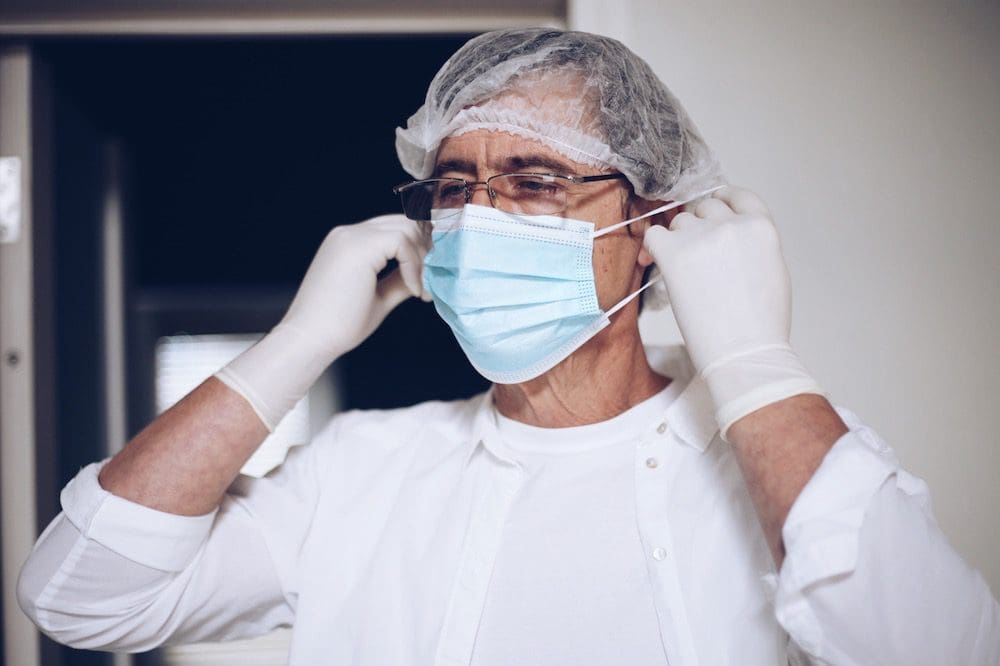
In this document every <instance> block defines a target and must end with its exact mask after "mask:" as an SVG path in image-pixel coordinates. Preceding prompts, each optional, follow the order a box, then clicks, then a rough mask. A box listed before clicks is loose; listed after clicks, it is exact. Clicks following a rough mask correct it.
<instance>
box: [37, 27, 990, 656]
mask: <svg viewBox="0 0 1000 666" xmlns="http://www.w3.org/2000/svg"><path fill="white" fill-rule="evenodd" d="M397 147H398V151H399V155H400V159H401V161H402V163H403V166H404V168H406V169H407V170H408V171H409V172H410V173H411V174H412V175H413V176H414V177H415V178H417V179H419V180H417V181H414V182H412V183H407V184H405V185H402V186H400V187H398V188H397V191H398V192H399V194H400V196H401V198H402V202H403V208H404V211H405V213H406V216H405V217H404V216H398V215H393V216H384V217H380V218H375V219H372V220H369V221H366V222H362V223H360V224H355V225H347V226H340V227H337V228H336V229H334V230H333V231H332V232H331V233H330V234H329V236H328V237H327V238H326V240H325V241H324V242H323V244H322V246H321V247H320V249H319V251H318V253H317V254H316V257H315V259H314V260H313V263H312V265H311V266H310V268H309V270H308V272H307V274H306V277H305V279H304V281H303V283H302V285H301V287H300V289H299V291H298V294H297V295H296V297H295V300H294V301H293V303H292V305H291V307H290V309H289V311H288V313H287V314H286V316H285V317H284V319H283V320H282V321H281V322H280V323H279V324H278V326H277V327H276V328H275V329H274V330H273V331H272V332H271V333H270V334H268V335H267V336H266V337H265V338H264V339H263V340H262V341H261V342H260V343H258V344H257V345H256V346H254V347H253V348H251V349H250V350H248V351H247V352H246V353H244V354H243V355H242V356H241V357H239V358H237V359H236V360H235V361H234V362H233V363H231V364H230V365H229V366H227V367H226V368H224V369H222V370H221V371H220V372H219V373H218V375H217V376H216V377H214V378H212V379H210V380H208V381H206V382H205V383H204V384H202V385H201V386H200V387H199V388H197V389H196V390H195V391H193V392H192V393H191V394H190V395H189V396H187V397H186V398H185V399H184V400H182V401H181V402H180V403H178V405H177V406H175V407H174V408H173V409H171V410H169V411H168V412H166V413H165V414H163V415H162V416H161V417H160V418H158V419H157V420H156V421H154V422H153V423H152V424H151V425H150V426H149V427H147V428H146V429H145V430H144V431H143V432H141V433H140V434H139V435H138V436H137V437H136V438H135V439H134V440H133V441H132V442H130V443H129V445H128V446H127V447H126V448H125V449H124V450H123V451H122V452H121V453H120V454H118V455H117V456H115V457H114V458H113V459H112V460H111V461H109V462H106V463H96V464H94V465H91V466H89V467H87V468H85V469H84V470H82V471H81V472H80V473H79V474H78V475H77V477H76V478H75V479H74V480H73V481H71V482H70V484H69V485H68V486H67V487H66V489H65V490H64V491H63V494H62V506H63V513H61V514H60V515H59V516H58V517H57V518H56V519H55V521H54V522H53V523H52V525H51V526H50V527H49V528H48V529H47V530H46V531H45V533H44V534H43V535H42V536H41V538H40V539H39V542H38V545H37V546H36V549H35V551H34V552H33V554H32V556H31V558H30V559H29V561H28V562H27V564H26V565H25V568H24V571H23V573H22V577H21V581H20V586H19V591H20V600H21V604H22V607H23V608H24V609H25V611H26V612H27V613H28V614H29V615H30V616H31V617H32V618H33V619H34V620H35V622H36V623H38V625H39V626H40V627H41V628H42V629H43V630H44V631H45V632H47V633H48V634H50V635H51V636H53V637H54V638H55V639H56V640H60V641H64V642H66V643H69V644H71V645H76V646H79V647H84V648H92V649H93V648H96V649H114V650H146V649H149V648H152V647H154V646H156V645H160V644H164V643H176V642H190V641H203V640H226V639H232V638H237V637H242V636H251V635H255V634H259V633H263V632H266V631H268V630H270V629H272V628H275V627H279V626H289V625H290V626H293V627H294V632H293V638H292V647H291V655H290V661H291V663H293V664H310V665H311V664H431V663H433V664H477V665H487V664H644V665H645V664H675V665H676V664H754V665H756V664H786V663H789V662H791V663H812V662H815V663H825V664H904V663H905V664H987V663H989V664H996V663H998V660H1000V628H998V627H1000V624H998V623H1000V615H998V607H997V604H996V602H995V601H994V600H993V598H992V596H991V594H990V592H989V590H988V588H987V586H986V585H985V583H984V582H983V580H982V578H981V577H980V576H979V575H978V574H977V573H976V572H975V571H973V570H971V569H970V568H969V567H968V566H967V565H966V564H965V563H964V562H963V561H962V559H961V558H960V557H959V556H958V555H957V554H956V553H955V552H954V551H953V550H952V549H951V547H950V546H949V545H948V543H947V542H946V540H945V538H944V537H943V536H942V534H941V532H940V531H939V530H938V528H937V526H936V524H935V522H934V520H933V518H932V516H931V513H930V508H929V504H928V497H927V490H926V487H925V486H924V484H923V483H922V482H921V481H920V480H919V479H916V478H914V477H913V476H911V475H909V474H907V473H906V472H905V471H904V470H902V469H901V468H900V466H899V464H898V463H897V461H896V460H895V458H894V456H893V454H892V452H891V450H890V449H889V447H888V446H887V445H885V444H884V443H883V442H882V441H881V440H880V439H879V438H878V436H877V435H876V434H875V433H873V432H872V431H871V430H869V429H868V428H866V427H865V426H864V425H862V424H861V423H860V422H859V421H858V419H857V418H856V417H855V416H853V415H852V414H851V413H850V412H848V411H846V410H843V409H839V408H834V407H832V406H831V405H830V403H829V402H828V401H827V400H826V398H825V397H824V396H823V393H822V391H821V389H820V388H819V387H818V385H817V383H816V382H815V381H814V380H813V379H812V378H811V377H810V375H809V374H808V372H807V371H806V370H805V368H804V367H803V366H802V364H801V363H800V362H799V360H798V359H797V357H796V355H795V353H794V352H793V350H792V349H791V347H790V346H789V344H788V334H789V303H790V291H789V283H788V276H787V272H786V269H785V266H784V262H783V259H782V256H781V252H780V247H779V243H778V238H777V235H776V233H775V229H774V227H773V225H772V223H771V221H770V219H769V214H768V211H767V208H766V207H765V206H764V204H763V203H762V202H761V201H760V200H759V199H758V198H757V197H756V196H754V195H753V194H751V193H749V192H746V191H743V190H739V189H735V188H731V187H722V188H721V189H720V186H721V185H723V184H724V183H723V180H722V178H721V175H720V172H719V169H718V165H717V163H716V161H715V160H714V158H713V157H712V155H711V152H710V151H709V149H708V148H707V146H706V145H705V143H704V142H703V141H702V139H701V138H700V136H699V135H698V133H697V131H696V129H695V128H694V126H693V125H692V123H691V122H690V120H689V119H688V118H687V116H686V115H685V113H684V112H683V110H682V109H681V107H680V105H679V104H678V102H677V101H676V100H675V99H674V98H673V97H672V96H671V94H670V93H669V92H668V91H667V89H666V88H665V87H664V86H663V84H662V83H661V82H660V81H659V80H658V79H657V78H656V76H654V75H653V74H652V72H651V71H650V70H649V68H648V67H647V66H646V64H645V63H643V62H642V61H641V60H640V59H638V58H637V57H636V56H635V55H634V54H632V53H631V52H630V51H628V49H626V48H625V47H624V46H622V45H621V44H620V43H618V42H615V41H613V40H610V39H606V38H602V37H597V36H594V35H588V34H582V33H573V32H562V31H558V30H549V29H533V30H511V31H501V32H497V33H490V34H487V35H483V36H480V37H478V38H476V39H473V40H472V41H470V42H469V43H468V44H466V45H465V46H464V47H463V48H462V49H461V50H460V51H459V52H458V53H456V54H455V55H454V56H453V57H452V58H451V59H450V60H449V61H448V62H447V63H445V65H444V67H443V68H442V69H441V71H440V72H439V73H438V75H437V76H436V77H435V79H434V81H433V82H432V84H431V87H430V90H429V92H428V94H427V99H426V103H425V105H424V106H423V107H422V108H421V109H420V110H419V111H418V112H417V113H416V114H415V115H413V116H412V117H411V118H410V120H409V123H408V126H407V128H406V129H401V130H399V132H398V141H397ZM709 194H710V196H709ZM393 259H395V260H396V261H397V262H398V268H397V269H396V270H395V271H394V272H393V273H391V274H389V275H388V276H386V277H384V278H382V279H381V280H380V279H379V278H378V276H379V274H380V272H381V271H382V270H383V269H384V268H385V267H386V266H387V264H388V263H389V262H390V260H393ZM654 264H655V267H656V269H655V270H654V268H653V267H654ZM647 287H652V289H651V291H649V292H646V294H651V293H654V292H655V291H657V290H659V291H660V292H661V293H660V296H663V295H664V293H665V295H666V296H668V297H669V299H670V300H671V302H672V304H673V309H674V314H675V316H676V318H677V321H678V323H679V325H680V328H681V332H682V333H683V336H684V340H685V342H686V347H685V348H677V349H668V350H655V349H644V347H643V344H642V341H641V340H640V337H639V332H638V325H637V320H638V314H639V300H640V299H638V298H636V296H637V295H638V294H639V293H640V292H642V291H643V290H644V289H646V288H647ZM409 297H420V298H423V299H424V300H427V301H433V302H434V305H435V307H436V309H437V311H438V313H439V314H440V315H441V316H442V317H443V318H444V319H445V321H447V323H448V324H449V325H450V326H451V328H452V329H453V331H454V333H455V335H456V337H457V339H458V342H459V343H460V344H461V346H462V348H463V349H464V350H465V352H466V354H467V355H468V357H469V360H470V362H471V363H472V364H473V365H474V366H475V367H476V369H477V370H479V371H480V372H481V373H482V374H483V375H484V376H486V377H487V378H489V379H491V380H492V381H493V382H494V385H493V387H492V389H491V390H490V391H488V392H487V393H485V394H484V395H479V396H475V397H473V398H471V399H469V400H464V401H458V402H451V403H442V402H430V403H425V404H421V405H417V406H414V407H411V408H407V409H401V410H393V411H376V412H351V413H346V414H342V415H339V416H337V417H335V418H334V419H333V420H332V421H331V422H330V424H329V425H328V427H327V428H325V429H324V430H323V432H322V433H321V434H320V435H319V436H318V437H317V438H316V440H315V441H314V442H313V443H312V444H311V445H310V446H307V447H302V448H301V449H298V450H294V451H293V452H292V453H291V454H290V455H289V457H288V460H287V461H286V462H285V463H284V464H283V465H282V466H281V467H280V468H279V469H278V470H276V471H274V472H273V473H271V474H270V475H268V476H267V477H265V478H263V479H259V480H255V479H250V478H246V477H238V471H239V469H240V467H241V466H242V465H243V463H244V462H245V461H246V460H247V458H248V457H249V456H250V455H251V454H252V453H253V451H254V449H255V448H256V447H257V446H258V445H259V444H260V442H261V441H262V440H263V439H264V437H265V436H266V435H267V434H268V431H269V430H272V429H273V428H274V427H275V426H276V424H277V423H278V421H279V420H280V419H281V418H282V416H283V415H284V414H285V412H286V411H287V410H288V409H289V408H290V407H291V406H292V405H294V404H295V402H296V401H297V400H298V399H299V398H300V397H301V396H302V395H303V394H304V393H305V391H306V390H307V389H308V387H309V386H310V385H311V384H312V383H313V382H314V381H315V379H316V378H317V377H318V375H319V374H320V373H321V372H322V371H323V370H324V368H326V367H327V366H328V365H329V364H330V363H331V362H333V361H334V360H335V359H336V358H337V357H338V356H340V355H341V354H343V353H345V352H346V351H348V350H350V349H351V348H353V347H355V346H357V345H358V344H360V343H361V342H362V341H363V340H364V339H365V338H366V337H367V336H368V335H369V334H371V333H372V331H374V330H375V329H376V328H377V327H378V326H379V324H380V323H381V322H382V320H383V318H384V317H385V316H386V315H387V314H388V313H389V312H390V311H391V310H392V309H393V308H394V307H395V306H396V305H398V304H399V303H400V302H402V301H403V300H405V299H407V298H409ZM400 371H401V372H405V371H406V369H405V368H401V369H400Z"/></svg>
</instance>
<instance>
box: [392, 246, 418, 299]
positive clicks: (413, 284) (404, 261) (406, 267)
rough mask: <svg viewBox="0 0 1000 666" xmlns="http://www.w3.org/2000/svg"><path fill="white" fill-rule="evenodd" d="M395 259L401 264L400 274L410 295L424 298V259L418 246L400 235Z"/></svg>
mask: <svg viewBox="0 0 1000 666" xmlns="http://www.w3.org/2000/svg"><path fill="white" fill-rule="evenodd" d="M397 238H398V244H397V246H396V251H395V253H394V254H395V258H396V261H397V262H399V268H398V270H399V273H400V275H401V276H402V278H403V282H404V283H405V284H406V287H407V289H409V290H410V293H411V294H412V295H413V296H416V297H417V298H422V297H423V294H424V286H423V284H422V282H421V270H422V268H423V263H424V262H423V259H422V258H421V256H420V252H419V250H417V246H416V245H415V244H414V243H413V241H412V240H410V239H409V238H407V236H406V235H405V234H399V235H398V237H397Z"/></svg>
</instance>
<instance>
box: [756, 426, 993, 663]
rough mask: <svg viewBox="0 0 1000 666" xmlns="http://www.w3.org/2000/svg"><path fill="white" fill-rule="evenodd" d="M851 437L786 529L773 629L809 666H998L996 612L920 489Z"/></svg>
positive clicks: (865, 433) (862, 433)
mask: <svg viewBox="0 0 1000 666" xmlns="http://www.w3.org/2000/svg"><path fill="white" fill-rule="evenodd" d="M837 411H838V412H839V413H840V415H841V417H842V418H843V419H844V421H845V422H846V423H847V424H848V426H849V427H850V432H848V433H846V434H844V435H843V436H842V437H841V438H840V439H839V440H838V441H837V442H836V443H835V444H834V446H833V447H832V448H831V449H830V451H829V452H828V453H827V455H826V457H825V458H824V459H823V462H822V463H821V465H820V466H819V468H818V469H817V470H816V472H815V473H814V474H813V477H812V478H811V479H810V481H809V483H807V484H806V486H805V488H803V490H802V492H801V493H800V495H799V497H798V498H797V499H796V501H795V503H794V504H793V506H792V508H791V511H790V512H789V514H788V517H787V519H786V521H785V525H784V527H783V530H782V537H783V539H784V543H785V551H786V555H785V559H784V562H783V564H782V567H781V571H780V573H779V574H778V576H777V577H775V576H774V575H773V574H772V575H770V576H766V577H765V582H766V583H767V584H768V585H769V587H770V589H771V590H772V592H773V593H774V594H775V613H776V615H777V619H778V622H779V623H780V624H781V625H782V626H783V627H784V629H785V630H786V631H787V632H788V634H789V636H790V638H791V640H792V642H793V643H794V644H795V646H794V647H796V648H797V649H798V650H800V651H801V652H804V653H805V654H804V655H802V656H800V657H799V658H800V659H803V660H805V658H807V659H808V662H810V663H814V664H837V665H840V664H845V665H846V664H859V665H860V664H910V665H919V664H928V665H938V664H970V665H972V664H984V665H985V664H1000V606H998V604H997V602H996V600H994V598H993V596H992V593H991V592H990V589H989V586H988V585H987V584H986V582H985V581H984V580H983V578H982V576H981V575H980V574H979V573H978V572H977V571H975V570H974V569H972V568H971V567H970V566H969V565H968V564H967V563H966V562H965V561H964V560H963V559H962V558H961V556H960V555H959V554H958V553H957V552H956V551H955V550H954V549H953V548H952V547H951V545H950V544H949V543H948V540H947V539H946V538H945V536H944V534H943V533H942V532H941V530H940V528H939V527H938V525H937V523H936V522H935V520H934V517H933V515H932V512H931V506H930V498H929V494H928V490H927V485H926V484H925V483H924V482H923V481H922V480H921V479H918V478H917V477H915V476H913V475H911V474H909V473H907V472H906V471H905V470H903V469H902V468H901V467H900V465H899V462H898V461H897V459H896V457H895V455H894V454H893V452H892V450H891V449H890V448H889V446H888V445H886V444H885V442H883V441H882V440H881V439H880V438H879V437H878V435H877V434H876V433H875V432H873V431H872V430H871V429H869V428H867V427H865V426H863V425H862V424H861V423H860V421H859V420H858V418H857V417H856V416H854V415H853V414H852V413H850V412H849V411H847V410H843V409H840V408H838V410H837Z"/></svg>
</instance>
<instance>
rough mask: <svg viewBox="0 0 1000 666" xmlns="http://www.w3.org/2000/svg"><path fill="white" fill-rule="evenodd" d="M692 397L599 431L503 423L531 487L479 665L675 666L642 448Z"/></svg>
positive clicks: (504, 437)
mask: <svg viewBox="0 0 1000 666" xmlns="http://www.w3.org/2000/svg"><path fill="white" fill-rule="evenodd" d="M682 388H683V385H682V382H680V381H673V382H671V383H670V384H669V385H668V386H667V387H666V388H665V389H664V390H663V391H661V392H659V393H658V394H656V395H654V396H653V397H651V398H649V399H648V400H645V401H644V402H642V403H640V404H638V405H636V406H634V407H632V408H631V409H629V410H628V411H626V412H625V413H623V414H620V415H619V416H617V417H615V418H613V419H611V420H609V421H605V422H603V423H598V424H595V425H589V426H582V427H574V428H556V429H551V428H537V427H533V426H529V425H525V424H523V423H519V422H517V421H513V420H511V419H508V418H505V417H503V416H501V415H499V414H498V415H496V417H495V418H496V420H497V442H496V444H497V446H498V447H505V448H504V455H506V456H507V457H509V458H511V459H513V460H516V461H517V462H518V464H520V465H521V467H522V468H523V469H524V472H525V478H524V484H523V485H522V486H521V489H520V490H519V491H518V493H517V495H516V496H515V497H514V500H513V503H512V504H511V508H510V512H509V513H508V515H507V520H506V521H505V523H504V528H503V541H502V542H501V544H500V548H499V550H498V551H497V556H496V562H495V563H494V566H493V577H492V579H491V580H490V585H489V590H488V592H487V595H486V603H485V606H484V608H483V617H482V620H481V621H480V624H479V630H478V632H477V633H476V643H475V649H474V652H473V659H472V663H473V664H474V665H476V666H479V665H484V666H485V665H489V666H499V665H501V664H510V665H512V666H513V665H522V664H567V665H569V664H588V663H590V664H649V665H652V664H664V665H665V664H667V658H666V654H665V653H664V650H663V644H662V642H661V640H660V632H659V627H658V623H657V616H656V604H655V602H654V600H653V594H652V589H651V587H650V585H649V576H648V575H647V573H646V558H647V555H646V553H645V552H644V551H643V546H642V541H641V539H640V538H639V530H638V527H637V522H636V518H637V517H636V512H635V508H636V505H635V492H634V490H633V488H634V472H633V469H634V468H633V465H634V463H635V443H636V441H638V440H639V439H641V437H642V436H643V435H644V434H645V432H646V431H647V430H648V428H649V425H650V424H651V423H654V424H655V423H658V420H662V416H663V414H665V413H666V411H667V409H668V408H669V407H670V404H671V403H672V402H673V401H674V400H675V399H676V397H677V395H678V394H679V393H680V391H681V389H682ZM658 464H659V463H658V461H651V462H650V465H653V467H649V465H647V467H649V469H650V470H655V469H656V467H657V466H658Z"/></svg>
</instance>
